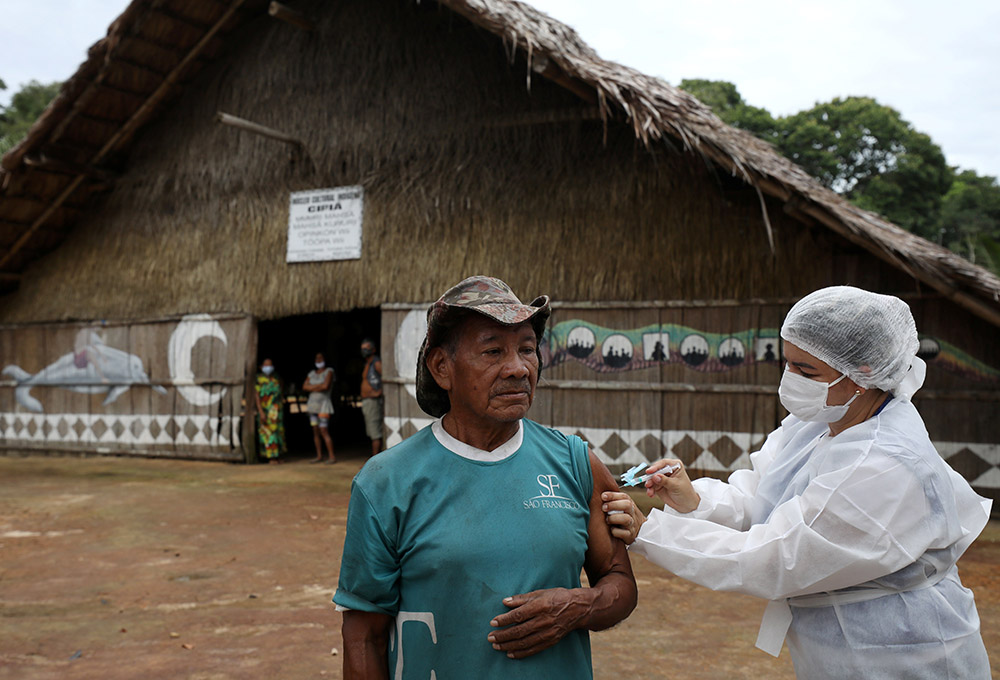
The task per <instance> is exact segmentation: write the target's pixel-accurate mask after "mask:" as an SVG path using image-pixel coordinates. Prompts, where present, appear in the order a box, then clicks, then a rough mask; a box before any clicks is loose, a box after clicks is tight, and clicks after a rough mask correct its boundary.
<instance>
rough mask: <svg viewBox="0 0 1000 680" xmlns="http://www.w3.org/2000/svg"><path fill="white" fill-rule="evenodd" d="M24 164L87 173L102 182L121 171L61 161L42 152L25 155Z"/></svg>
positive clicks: (74, 173) (66, 173)
mask: <svg viewBox="0 0 1000 680" xmlns="http://www.w3.org/2000/svg"><path fill="white" fill-rule="evenodd" d="M24 164H25V165H27V166H28V167H32V168H38V169H40V170H49V171H52V172H58V173H62V174H65V175H87V176H88V177H91V178H93V179H97V180H101V181H102V182H109V181H113V180H116V179H118V178H119V177H120V176H121V173H118V172H115V171H113V170H108V169H107V168H99V167H95V166H93V165H82V164H80V163H73V162H71V161H63V160H59V159H57V158H51V157H49V156H46V155H45V154H44V153H42V154H37V155H28V156H25V157H24Z"/></svg>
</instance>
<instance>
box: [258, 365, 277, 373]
mask: <svg viewBox="0 0 1000 680" xmlns="http://www.w3.org/2000/svg"><path fill="white" fill-rule="evenodd" d="M260 370H261V372H262V373H263V374H264V375H271V374H272V373H274V366H261V367H260Z"/></svg>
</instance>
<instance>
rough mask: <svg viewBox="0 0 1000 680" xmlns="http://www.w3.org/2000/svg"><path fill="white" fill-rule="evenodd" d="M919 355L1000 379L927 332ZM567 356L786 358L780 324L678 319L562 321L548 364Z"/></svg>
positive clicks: (703, 367)
mask: <svg viewBox="0 0 1000 680" xmlns="http://www.w3.org/2000/svg"><path fill="white" fill-rule="evenodd" d="M918 354H919V356H920V357H921V358H922V359H924V360H925V361H926V362H927V363H928V364H930V365H933V366H936V367H938V368H941V369H943V370H945V371H947V372H949V373H953V374H957V375H960V376H962V377H965V378H968V379H971V380H976V381H979V382H986V383H1000V370H998V369H997V368H994V367H992V366H988V365H987V364H985V363H983V362H981V361H979V360H978V359H976V358H975V357H972V356H970V355H969V354H967V353H965V352H963V351H962V350H960V349H958V348H957V347H955V346H954V345H951V344H950V343H948V342H945V341H944V340H940V339H937V338H931V337H923V338H921V341H920V350H919V352H918ZM566 361H575V362H578V363H581V364H583V365H585V366H587V367H588V368H590V369H592V370H594V371H596V372H598V373H612V372H619V371H634V370H637V369H642V368H650V367H652V366H656V365H659V364H666V363H673V364H682V365H684V366H686V367H687V368H689V369H691V370H694V371H699V372H703V373H718V372H722V371H729V370H732V369H734V368H738V367H740V366H748V365H752V364H754V363H777V362H779V361H781V338H780V336H779V329H777V328H751V329H745V330H741V331H738V332H735V333H709V332H706V331H704V330H702V329H697V328H690V327H688V326H681V325H677V324H659V325H650V326H643V327H641V328H631V329H628V328H606V327H604V326H600V325H597V324H594V323H590V322H588V321H582V320H580V319H569V320H566V321H561V322H559V323H557V324H555V325H554V326H551V327H549V328H548V329H546V331H545V338H544V339H543V342H542V365H543V368H546V367H549V366H557V365H559V364H561V363H563V362H566Z"/></svg>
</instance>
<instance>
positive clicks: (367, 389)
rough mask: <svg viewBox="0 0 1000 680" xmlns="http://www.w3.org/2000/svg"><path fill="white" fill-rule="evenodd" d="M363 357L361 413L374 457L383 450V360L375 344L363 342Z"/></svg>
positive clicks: (368, 341)
mask: <svg viewBox="0 0 1000 680" xmlns="http://www.w3.org/2000/svg"><path fill="white" fill-rule="evenodd" d="M361 356H362V357H364V359H365V368H364V370H363V371H361V413H362V414H364V417H365V432H366V433H367V434H368V438H369V439H371V440H372V455H373V456H374V455H375V454H376V453H378V452H379V451H381V450H382V418H383V416H384V415H385V408H384V400H383V398H382V359H381V358H380V357H379V355H378V354H376V353H375V343H374V342H373V341H371V340H369V339H368V338H365V339H364V340H362V341H361Z"/></svg>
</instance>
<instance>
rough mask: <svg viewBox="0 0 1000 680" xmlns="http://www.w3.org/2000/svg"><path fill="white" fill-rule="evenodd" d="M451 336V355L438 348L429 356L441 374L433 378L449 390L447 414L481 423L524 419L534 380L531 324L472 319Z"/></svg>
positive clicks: (535, 360) (535, 364)
mask: <svg viewBox="0 0 1000 680" xmlns="http://www.w3.org/2000/svg"><path fill="white" fill-rule="evenodd" d="M455 333H456V337H455V343H454V350H455V351H454V355H452V353H451V352H450V351H449V350H448V349H446V348H443V347H438V348H435V350H437V352H435V354H434V355H432V356H431V361H432V362H437V363H438V368H439V369H440V370H441V371H443V373H442V374H441V375H438V374H435V378H436V379H437V380H438V383H439V384H440V385H441V387H442V388H444V389H445V390H446V391H447V392H448V398H449V400H450V401H451V416H452V417H455V418H460V419H469V420H472V421H476V422H480V423H483V424H488V423H510V422H514V421H517V420H519V419H520V418H523V417H524V415H525V414H526V413H527V411H528V408H529V407H530V406H531V402H532V399H534V395H535V384H536V383H537V382H538V354H537V353H536V351H535V348H536V346H537V344H538V340H537V338H536V337H535V331H534V329H533V328H532V326H531V323H530V322H525V323H522V324H520V325H519V326H504V325H502V324H499V323H496V322H495V321H492V320H490V319H488V318H486V317H483V316H479V315H472V316H470V317H469V318H468V319H466V320H465V321H464V322H463V323H462V325H461V326H460V327H459V328H457V329H456V330H455ZM432 373H437V371H435V370H433V369H432Z"/></svg>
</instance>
